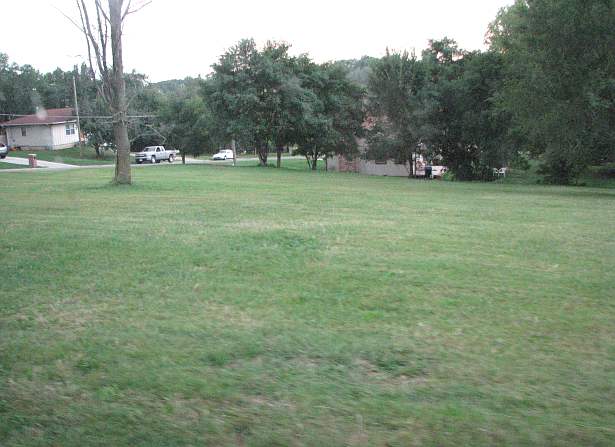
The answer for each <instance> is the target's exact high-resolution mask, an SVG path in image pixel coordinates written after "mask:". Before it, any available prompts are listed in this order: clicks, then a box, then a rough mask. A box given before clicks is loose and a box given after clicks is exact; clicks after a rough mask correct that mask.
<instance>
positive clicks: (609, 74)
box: [490, 0, 615, 183]
mask: <svg viewBox="0 0 615 447" xmlns="http://www.w3.org/2000/svg"><path fill="white" fill-rule="evenodd" d="M490 44H491V48H492V50H493V51H497V52H498V53H500V54H502V55H503V57H504V60H505V62H506V74H505V76H506V82H505V84H504V87H503V89H502V91H501V95H500V98H499V99H500V102H499V104H500V106H501V107H502V109H504V110H506V111H508V112H509V113H510V114H511V115H512V117H513V125H512V126H511V131H512V132H514V133H516V134H517V135H523V136H524V138H525V144H526V148H527V149H528V150H529V151H531V152H532V153H533V154H534V155H542V156H543V159H544V166H543V170H544V173H545V174H546V176H547V180H550V181H553V182H560V183H568V182H571V181H573V180H574V179H575V178H576V177H577V176H578V175H579V174H580V173H581V172H582V171H583V170H584V169H585V168H586V167H587V166H588V165H589V164H592V163H602V162H605V161H612V160H613V159H614V157H615V51H614V50H613V49H614V48H615V1H613V0H589V1H587V0H518V1H517V2H516V3H515V4H514V5H513V6H511V7H509V8H506V9H503V10H502V11H501V12H500V13H499V15H498V17H497V18H496V20H495V21H494V22H493V24H492V25H491V27H490Z"/></svg>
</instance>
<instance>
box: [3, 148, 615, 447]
mask: <svg viewBox="0 0 615 447" xmlns="http://www.w3.org/2000/svg"><path fill="white" fill-rule="evenodd" d="M298 162H302V163H303V164H305V163H304V162H303V161H302V160H299V161H298ZM293 163H294V162H293ZM287 164H288V165H289V167H292V164H291V163H288V162H285V166H286V165H287ZM297 169H299V168H298V165H297ZM133 175H134V180H135V185H134V186H132V187H129V188H117V187H112V186H109V180H110V178H111V176H112V169H111V168H110V169H106V168H105V169H97V170H83V171H79V170H72V171H64V172H50V171H46V172H42V173H38V174H37V175H20V176H2V177H0V187H1V188H2V191H3V197H2V200H0V259H1V260H2V277H1V280H0V334H1V337H0V420H2V423H0V444H2V445H7V446H10V445H20V446H29V445H63V446H70V445H144V446H146V445H147V446H149V445H189V444H192V445H202V444H206V445H251V446H265V445H267V446H269V445H390V446H396V445H398V446H407V445H439V446H442V445H460V444H461V445H494V444H504V445H571V446H572V445H605V446H606V445H613V443H615V430H614V428H613V427H615V409H614V408H615V407H614V406H613V402H614V401H615V375H614V374H613V371H615V334H614V330H613V328H615V301H614V300H613V289H614V287H613V286H614V283H613V271H614V268H615V233H614V232H613V228H614V224H615V191H612V190H606V189H592V188H565V187H548V186H523V185H507V184H475V183H473V184H464V183H456V182H425V181H410V180H408V179H399V178H381V177H363V176H358V175H352V174H335V173H323V172H316V173H312V172H300V171H297V170H292V169H282V170H277V169H256V168H252V167H245V168H243V167H240V168H228V167H216V166H203V165H193V166H181V165H175V166H167V167H166V168H165V169H156V168H152V169H135V170H134V171H133Z"/></svg>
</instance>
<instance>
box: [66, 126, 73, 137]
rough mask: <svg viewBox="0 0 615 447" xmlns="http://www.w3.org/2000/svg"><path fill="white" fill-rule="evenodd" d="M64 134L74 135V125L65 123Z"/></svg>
mask: <svg viewBox="0 0 615 447" xmlns="http://www.w3.org/2000/svg"><path fill="white" fill-rule="evenodd" d="M66 135H75V125H74V124H67V125H66Z"/></svg>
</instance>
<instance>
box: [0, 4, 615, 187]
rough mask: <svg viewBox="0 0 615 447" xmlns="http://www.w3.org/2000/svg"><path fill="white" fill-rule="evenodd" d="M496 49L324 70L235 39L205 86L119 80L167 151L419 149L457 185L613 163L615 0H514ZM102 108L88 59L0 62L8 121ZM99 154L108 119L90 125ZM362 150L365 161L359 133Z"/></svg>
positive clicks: (148, 135) (451, 48) (144, 137)
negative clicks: (505, 174)
mask: <svg viewBox="0 0 615 447" xmlns="http://www.w3.org/2000/svg"><path fill="white" fill-rule="evenodd" d="M487 44H488V48H487V50H485V51H466V50H463V49H462V48H459V46H458V45H457V43H456V42H455V41H454V40H452V39H449V38H443V39H439V40H432V41H430V42H429V45H428V48H427V49H426V50H424V51H423V52H422V53H421V54H420V55H417V54H416V53H413V52H408V51H389V50H387V52H386V54H385V56H383V57H381V58H370V57H364V58H363V59H361V60H350V61H337V62H330V63H323V64H319V63H316V62H314V61H313V60H311V59H310V57H309V56H308V55H299V56H292V55H291V54H290V53H289V50H290V48H289V45H288V44H286V43H279V42H268V43H267V44H265V45H264V46H263V47H261V48H259V47H258V46H257V45H256V43H255V42H254V41H253V40H251V39H245V40H242V41H240V42H238V43H237V44H236V45H235V46H233V47H232V48H230V49H229V50H228V51H226V52H225V53H224V54H223V55H222V56H221V57H220V58H219V60H218V62H217V63H215V64H214V65H213V66H212V69H213V70H212V73H211V74H210V75H209V76H207V77H206V78H204V79H201V78H196V79H195V78H187V79H185V80H181V81H169V82H165V83H159V84H148V83H147V80H146V77H145V76H143V75H140V74H137V73H134V72H133V73H130V74H126V75H125V79H126V86H127V87H126V88H127V96H128V104H129V114H151V115H155V116H156V118H152V119H149V120H148V119H137V120H135V121H131V123H130V127H129V135H130V140H131V146H132V147H133V149H138V148H139V147H141V146H142V145H145V144H154V143H166V144H168V145H171V146H175V147H177V148H179V149H181V150H182V152H183V153H188V154H194V155H198V154H200V153H203V152H210V151H212V150H216V149H217V148H219V147H221V146H227V147H233V148H237V147H240V148H250V149H252V150H254V151H255V153H256V154H257V155H258V158H259V161H260V163H261V164H262V165H267V164H268V154H269V153H270V152H272V151H273V152H276V153H277V155H278V157H277V165H278V166H279V165H280V160H281V158H280V154H281V153H282V151H283V150H284V148H286V147H289V146H292V147H294V148H295V150H296V151H297V152H298V153H300V154H303V155H305V157H306V159H307V160H308V163H309V164H310V166H311V167H312V168H313V169H315V168H316V163H317V160H318V159H319V158H321V157H323V156H327V155H331V154H343V155H345V156H347V157H349V158H351V157H355V156H363V157H367V158H370V159H394V160H396V161H397V162H399V163H411V162H412V159H413V156H414V154H416V153H420V154H421V155H422V156H424V157H426V158H427V159H431V160H434V161H435V160H438V162H441V163H442V164H444V165H446V166H448V167H449V169H450V171H451V172H452V175H453V176H454V177H455V178H456V179H459V180H488V179H490V178H492V172H493V168H499V167H503V166H510V165H524V164H527V161H528V159H535V160H539V161H540V163H541V172H542V173H543V174H544V177H545V180H546V181H549V182H554V183H570V182H574V181H575V180H576V179H577V178H578V176H579V175H580V174H581V173H582V172H583V171H584V170H585V169H586V168H587V167H588V166H590V165H595V164H601V163H607V162H614V161H615V50H614V48H615V0H589V1H587V0H517V1H516V2H515V3H514V4H513V5H512V6H510V7H508V8H503V9H502V10H501V11H500V12H499V14H498V15H497V17H496V18H495V19H494V21H493V22H492V23H491V25H490V26H489V30H488V32H487ZM72 77H75V78H76V80H77V86H78V87H77V88H78V96H79V98H80V101H81V112H82V114H84V115H87V114H91V115H104V114H105V113H108V110H106V109H105V104H104V103H102V102H101V101H100V98H99V97H98V94H97V87H96V82H97V81H96V80H94V79H92V77H91V75H90V73H89V72H88V69H87V67H86V66H85V65H83V66H81V67H76V68H75V69H74V70H73V71H70V72H63V71H62V70H59V69H58V70H56V71H54V72H52V73H46V74H42V73H39V72H37V71H36V70H35V69H33V68H32V67H30V66H17V65H15V64H9V62H8V59H7V58H6V56H5V55H1V54H0V113H31V112H32V111H33V108H34V107H35V106H38V105H43V106H45V107H61V106H65V105H67V104H70V102H71V99H70V98H71V97H72ZM83 129H84V130H85V131H86V132H87V133H88V136H89V137H90V138H91V141H93V144H94V145H95V147H102V144H103V143H106V142H110V141H112V136H111V134H110V132H111V130H110V126H109V123H105V121H104V120H88V119H85V120H83ZM360 138H365V141H367V145H366V147H367V149H366V152H364V153H359V145H358V139H360Z"/></svg>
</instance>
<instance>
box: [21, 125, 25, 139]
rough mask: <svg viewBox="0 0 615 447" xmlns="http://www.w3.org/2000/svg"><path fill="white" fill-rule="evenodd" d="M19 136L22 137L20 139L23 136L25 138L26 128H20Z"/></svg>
mask: <svg viewBox="0 0 615 447" xmlns="http://www.w3.org/2000/svg"><path fill="white" fill-rule="evenodd" d="M21 136H22V137H25V136H26V128H25V127H22V128H21Z"/></svg>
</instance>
